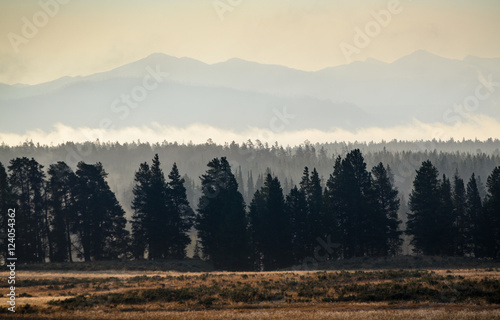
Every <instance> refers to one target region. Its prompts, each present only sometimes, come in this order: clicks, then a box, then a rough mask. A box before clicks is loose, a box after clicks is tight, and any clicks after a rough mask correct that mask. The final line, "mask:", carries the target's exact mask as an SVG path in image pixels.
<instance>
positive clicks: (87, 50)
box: [0, 0, 500, 84]
mask: <svg viewBox="0 0 500 320" xmlns="http://www.w3.org/2000/svg"><path fill="white" fill-rule="evenodd" d="M63 2H67V3H65V4H62V3H63ZM41 4H45V9H43V8H42V5H41ZM54 4H56V5H54ZM389 9H391V10H392V13H391V11H389ZM380 10H385V12H389V13H390V15H389V16H388V15H384V14H381V15H380V14H379V17H378V18H379V19H383V20H381V21H382V22H377V19H376V17H375V16H374V15H373V13H374V12H380ZM499 17H500V1H498V0H474V1H472V0H470V1H466V0H443V1H441V0H440V1H438V0H433V1H430V0H413V1H410V0H401V1H393V0H391V1H386V0H380V1H379V0H372V1H368V0H363V1H361V0H293V1H292V0H288V1H284V0H220V1H213V0H152V1H139V0H108V1H102V0H101V1H96V0H87V1H81V0H80V1H79V0H73V1H67V0H66V1H62V0H59V1H57V0H37V1H34V0H23V1H8V0H0V33H1V34H2V37H1V38H0V82H3V83H8V84H14V83H28V84H35V83H40V82H45V81H49V80H53V79H56V78H59V77H62V76H65V75H70V76H75V75H87V74H92V73H95V72H99V71H105V70H109V69H111V68H114V67H117V66H120V65H122V64H125V63H128V62H131V61H135V60H138V59H141V58H144V57H145V56H147V55H149V54H151V53H153V52H163V53H166V54H169V55H173V56H177V57H182V56H187V57H192V58H195V59H198V60H201V61H204V62H207V63H214V62H220V61H225V60H227V59H229V58H233V57H238V58H242V59H246V60H251V61H257V62H261V63H271V64H280V65H286V66H289V67H293V68H297V69H303V70H318V69H321V68H324V67H327V66H335V65H340V64H345V63H348V62H349V61H351V60H364V59H366V58H368V57H372V58H375V59H379V60H383V61H386V62H391V61H394V60H395V59H397V58H399V57H401V56H404V55H407V54H409V53H411V52H413V51H416V50H418V49H424V50H427V51H430V52H432V53H434V54H438V55H441V56H444V57H448V58H457V59H462V58H464V57H465V56H467V55H475V56H480V57H500V41H498V33H499V31H500V18H499ZM377 26H378V27H377ZM367 27H368V31H369V32H370V33H371V36H370V38H369V43H368V44H366V42H365V43H364V44H362V46H361V47H362V48H360V46H358V47H356V45H355V42H354V38H355V34H356V30H357V29H356V28H359V30H366V28H367ZM370 27H371V29H370ZM377 28H378V29H377ZM349 45H350V46H352V47H351V49H352V48H356V50H355V51H351V53H350V55H349V56H346V55H345V54H344V53H343V51H342V47H344V50H345V48H347V47H348V46H349Z"/></svg>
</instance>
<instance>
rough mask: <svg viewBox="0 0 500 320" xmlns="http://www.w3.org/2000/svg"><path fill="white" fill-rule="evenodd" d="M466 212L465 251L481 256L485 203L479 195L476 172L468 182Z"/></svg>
mask: <svg viewBox="0 0 500 320" xmlns="http://www.w3.org/2000/svg"><path fill="white" fill-rule="evenodd" d="M465 212H466V217H467V221H469V223H467V228H465V230H464V238H465V247H464V251H465V252H464V253H466V254H469V255H470V254H472V253H474V256H476V257H477V256H480V255H481V253H480V251H481V237H482V234H481V233H480V230H479V227H480V218H481V214H482V212H483V204H482V201H481V196H480V195H479V190H478V187H477V181H476V177H475V175H474V173H473V174H472V176H471V177H470V179H469V182H468V183H467V194H466V201H465Z"/></svg>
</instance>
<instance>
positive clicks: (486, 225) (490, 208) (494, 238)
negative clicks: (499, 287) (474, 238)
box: [480, 167, 500, 258]
mask: <svg viewBox="0 0 500 320" xmlns="http://www.w3.org/2000/svg"><path fill="white" fill-rule="evenodd" d="M486 188H487V194H486V197H485V200H484V210H483V219H482V220H483V223H482V224H481V226H482V229H481V230H480V232H481V233H482V234H483V237H484V238H483V239H484V240H483V241H482V242H483V246H482V247H483V255H484V256H486V257H491V258H499V257H500V167H496V168H495V169H493V171H492V172H491V174H490V175H489V176H488V179H487V180H486ZM486 238H489V242H488V243H486V241H485V240H486Z"/></svg>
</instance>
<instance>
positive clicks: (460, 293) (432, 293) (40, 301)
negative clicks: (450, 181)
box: [0, 268, 500, 320]
mask: <svg viewBox="0 0 500 320" xmlns="http://www.w3.org/2000/svg"><path fill="white" fill-rule="evenodd" d="M1 276H2V278H4V279H5V277H6V273H5V272H2V273H1ZM16 284H17V286H16V295H17V296H18V297H17V300H16V314H15V315H14V314H12V313H11V312H9V311H7V307H6V304H4V305H3V306H2V309H1V312H2V313H1V314H0V318H5V319H8V318H25V319H287V320H290V319H403V318H404V319H500V269H498V268H494V269H493V268H489V269H461V270H399V271H394V270H385V271H330V272H324V271H321V272H318V271H310V272H308V271H289V272H261V273H256V272H255V273H252V272H244V273H230V272H213V273H180V272H158V271H156V272H143V271H93V272H91V271H89V272H82V271H72V272H62V271H52V272H50V271H20V272H19V276H18V278H17V280H16ZM1 290H2V291H4V293H3V300H6V291H7V285H6V284H4V285H2V288H1Z"/></svg>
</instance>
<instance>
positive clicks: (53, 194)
mask: <svg viewBox="0 0 500 320" xmlns="http://www.w3.org/2000/svg"><path fill="white" fill-rule="evenodd" d="M48 174H49V181H48V193H49V200H48V202H49V203H48V206H49V208H50V211H51V219H50V225H51V231H50V235H49V236H50V237H51V239H52V241H51V242H52V246H53V248H52V250H53V253H52V257H51V259H52V260H53V261H58V262H63V261H70V262H71V261H72V255H73V254H72V253H73V251H72V240H71V235H72V234H73V232H74V228H75V221H76V207H75V196H74V193H75V186H76V175H75V173H74V172H73V170H71V168H70V167H68V165H67V164H66V163H64V162H61V161H60V162H57V163H56V164H52V165H50V167H49V171H48Z"/></svg>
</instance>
